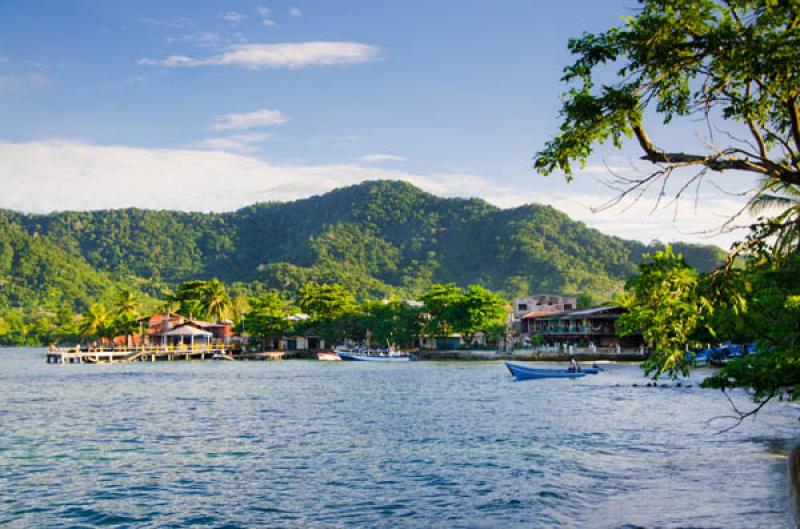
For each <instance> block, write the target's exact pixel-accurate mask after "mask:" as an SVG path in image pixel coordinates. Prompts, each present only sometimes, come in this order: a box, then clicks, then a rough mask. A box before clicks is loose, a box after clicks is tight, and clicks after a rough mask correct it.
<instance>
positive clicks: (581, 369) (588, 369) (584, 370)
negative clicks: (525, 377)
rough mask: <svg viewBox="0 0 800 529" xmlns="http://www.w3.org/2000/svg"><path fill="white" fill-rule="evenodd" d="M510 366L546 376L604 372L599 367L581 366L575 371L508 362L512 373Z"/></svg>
mask: <svg viewBox="0 0 800 529" xmlns="http://www.w3.org/2000/svg"><path fill="white" fill-rule="evenodd" d="M510 366H514V367H515V368H517V369H519V370H521V371H530V372H532V373H544V374H547V373H585V374H587V375H596V374H597V373H599V372H600V371H602V369H601V368H599V367H584V366H581V365H579V366H578V370H577V371H575V370H573V369H570V368H567V367H563V368H544V367H533V366H525V365H522V364H510V363H508V362H506V367H508V369H509V371H511V367H510ZM512 374H514V373H513V371H512Z"/></svg>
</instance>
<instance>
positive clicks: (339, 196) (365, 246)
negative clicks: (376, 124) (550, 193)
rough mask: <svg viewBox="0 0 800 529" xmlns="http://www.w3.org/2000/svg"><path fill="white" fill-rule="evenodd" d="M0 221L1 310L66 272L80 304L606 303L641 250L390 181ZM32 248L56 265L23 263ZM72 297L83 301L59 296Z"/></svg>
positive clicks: (527, 210) (551, 218)
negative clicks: (255, 289)
mask: <svg viewBox="0 0 800 529" xmlns="http://www.w3.org/2000/svg"><path fill="white" fill-rule="evenodd" d="M0 220H2V222H3V223H4V224H3V232H2V233H3V235H2V236H0V258H1V259H2V260H0V281H4V284H14V285H16V287H15V288H16V289H17V290H16V291H17V292H19V294H15V295H12V296H9V295H8V293H7V292H5V291H6V289H3V291H4V293H3V294H0V303H5V304H20V303H24V302H25V301H24V299H23V298H26V299H27V298H29V297H30V296H31V292H34V291H35V290H36V289H42V288H46V287H47V285H48V284H52V283H54V282H56V283H57V282H58V281H59V280H60V279H59V278H61V279H63V278H65V277H70V276H76V277H77V276H80V278H82V279H81V280H80V281H79V280H77V279H76V280H75V281H73V284H75V285H76V287H75V288H73V289H70V293H68V294H67V293H65V294H64V296H61V297H62V298H64V299H63V301H66V302H70V303H74V302H76V301H75V299H77V300H78V301H77V303H78V304H79V305H83V304H85V303H86V301H87V299H88V296H89V294H90V293H96V292H97V291H98V290H99V289H102V287H103V286H107V285H109V284H113V283H115V282H116V283H124V284H136V285H141V286H142V288H144V289H160V288H166V287H170V286H174V285H175V284H177V283H178V282H180V281H184V280H187V279H196V278H210V277H219V278H220V279H223V280H225V281H226V282H231V283H232V282H243V283H247V284H250V286H251V287H252V286H255V285H258V286H263V287H266V288H282V289H287V290H293V289H296V288H297V287H298V286H299V285H300V284H302V283H303V282H306V281H310V280H316V281H324V282H337V283H341V284H343V285H344V286H346V287H348V288H351V289H353V290H355V291H356V292H358V294H359V295H360V296H384V295H389V294H398V295H407V296H413V295H415V294H416V293H418V292H420V291H421V290H423V289H425V288H427V287H428V286H429V285H430V284H432V283H434V282H454V283H458V284H462V285H465V284H471V283H480V284H482V285H484V286H486V287H487V288H490V289H493V290H496V291H499V292H502V293H504V294H506V295H507V296H513V295H516V294H522V293H526V292H534V291H536V292H539V291H547V292H554V293H578V292H586V293H589V294H591V295H593V296H594V297H595V298H596V299H607V298H608V297H610V296H611V295H612V294H613V293H615V292H618V291H619V290H620V289H621V288H622V285H623V283H624V281H625V279H626V278H628V277H630V275H631V274H633V273H634V272H635V270H636V265H637V264H638V263H639V262H640V261H641V255H642V253H644V252H647V251H650V250H651V249H650V248H648V247H647V246H646V245H644V244H642V243H640V242H637V241H630V240H624V239H621V238H618V237H613V236H608V235H605V234H603V233H601V232H600V231H598V230H595V229H591V228H588V227H587V226H586V225H585V224H583V223H582V222H576V221H573V220H572V219H570V218H569V217H568V216H567V215H566V214H564V213H562V212H560V211H558V210H556V209H554V208H552V207H550V206H542V205H526V206H520V207H516V208H511V209H501V208H498V207H495V206H492V205H490V204H488V203H487V202H485V201H483V200H481V199H477V198H472V199H462V198H442V197H438V196H435V195H432V194H430V193H426V192H424V191H422V190H420V189H418V188H416V187H414V186H413V185H411V184H409V183H406V182H400V181H368V182H363V183H361V184H358V185H354V186H349V187H343V188H339V189H336V190H334V191H331V192H329V193H325V194H323V195H319V196H313V197H310V198H305V199H301V200H296V201H293V202H285V203H281V202H269V203H260V204H255V205H252V206H249V207H245V208H242V209H240V210H237V211H234V212H230V213H184V212H176V211H153V210H142V209H122V210H104V211H89V212H59V213H52V214H48V215H26V214H21V213H16V212H11V211H2V212H0ZM34 240H36V241H37V242H36V243H35V244H34V243H33V242H32V241H34ZM37 245H38V246H37ZM34 246H36V247H37V248H39V250H37V251H40V252H41V253H42V254H43V255H50V256H52V258H53V259H55V260H56V261H58V263H59V266H58V267H55V268H53V269H51V268H50V267H45V268H44V269H42V268H41V267H31V266H30V265H29V264H26V263H28V262H29V257H30V255H31V252H32V251H33V250H31V248H33V247H34ZM673 246H674V247H675V248H676V250H677V251H680V252H683V253H684V255H685V256H686V258H687V260H688V261H689V262H690V263H691V264H693V265H694V266H696V267H698V268H700V269H703V270H708V269H710V268H712V267H713V266H715V265H716V264H718V263H719V262H720V261H721V259H722V258H723V256H724V252H723V251H722V250H721V249H720V248H717V247H714V246H704V245H693V244H674V245H673ZM26 248H27V249H26ZM26 255H27V256H28V258H26V257H25V256H26ZM26 259H28V260H26ZM36 268H39V269H36ZM75 290H77V291H80V290H85V291H86V292H87V294H86V295H85V296H78V297H77V298H75V299H68V298H73V297H74V296H75V295H76V294H75V293H73V291H75ZM40 297H41V295H38V297H37V299H38V298H40ZM58 297H59V296H58V295H56V294H54V299H55V298H58ZM39 301H41V300H39ZM39 301H37V303H38V302H39ZM44 301H46V299H45V300H44Z"/></svg>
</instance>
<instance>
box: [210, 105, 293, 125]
mask: <svg viewBox="0 0 800 529" xmlns="http://www.w3.org/2000/svg"><path fill="white" fill-rule="evenodd" d="M287 121H289V118H287V117H286V116H284V115H283V114H282V113H281V111H280V110H272V109H269V108H262V109H261V110H256V111H254V112H244V113H241V114H226V115H224V116H220V117H218V118H217V121H216V123H214V124H213V125H211V127H209V128H211V129H212V130H244V129H252V128H256V127H268V126H271V125H283V124H284V123H286V122H287Z"/></svg>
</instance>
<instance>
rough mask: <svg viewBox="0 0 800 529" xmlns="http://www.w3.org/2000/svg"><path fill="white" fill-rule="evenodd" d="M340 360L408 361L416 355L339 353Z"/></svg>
mask: <svg viewBox="0 0 800 529" xmlns="http://www.w3.org/2000/svg"><path fill="white" fill-rule="evenodd" d="M339 356H340V357H341V359H342V360H349V361H351V362H410V361H412V360H416V357H415V356H414V355H412V354H410V353H352V352H351V353H342V352H340V353H339Z"/></svg>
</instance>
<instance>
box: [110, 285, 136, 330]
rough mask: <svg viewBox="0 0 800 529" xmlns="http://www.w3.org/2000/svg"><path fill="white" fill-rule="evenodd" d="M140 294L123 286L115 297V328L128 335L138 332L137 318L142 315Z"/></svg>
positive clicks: (113, 311)
mask: <svg viewBox="0 0 800 529" xmlns="http://www.w3.org/2000/svg"><path fill="white" fill-rule="evenodd" d="M140 306H141V303H140V301H139V296H138V295H137V294H136V292H134V291H133V290H131V289H129V288H123V289H121V290H120V291H119V292H118V293H117V296H116V297H115V298H114V305H113V308H112V316H113V318H114V322H113V326H114V330H115V331H116V333H118V334H124V335H126V336H128V335H130V334H133V333H135V332H136V320H137V319H138V318H139V316H140Z"/></svg>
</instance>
